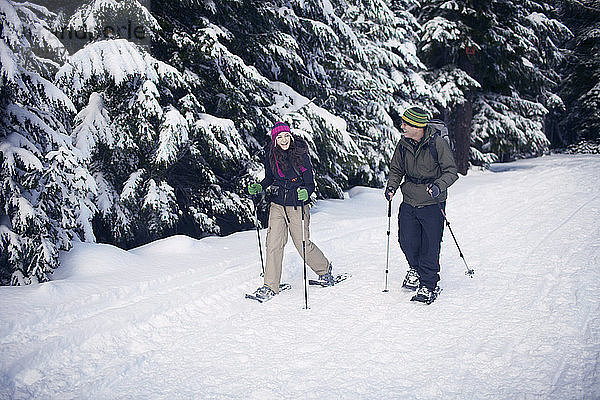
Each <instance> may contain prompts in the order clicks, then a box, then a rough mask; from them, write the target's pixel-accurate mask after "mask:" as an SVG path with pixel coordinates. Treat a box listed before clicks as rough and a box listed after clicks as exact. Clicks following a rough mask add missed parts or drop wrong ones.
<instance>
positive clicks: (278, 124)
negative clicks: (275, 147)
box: [271, 122, 292, 144]
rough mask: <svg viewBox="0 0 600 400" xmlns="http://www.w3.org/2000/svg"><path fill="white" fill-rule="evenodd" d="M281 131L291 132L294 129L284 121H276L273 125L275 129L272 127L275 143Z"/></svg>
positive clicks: (272, 138)
mask: <svg viewBox="0 0 600 400" xmlns="http://www.w3.org/2000/svg"><path fill="white" fill-rule="evenodd" d="M281 132H290V133H291V132H292V131H291V130H290V127H289V126H288V125H287V124H285V123H283V122H276V123H275V125H274V126H273V129H271V140H272V141H273V144H274V143H275V139H277V135H279V134H280V133H281Z"/></svg>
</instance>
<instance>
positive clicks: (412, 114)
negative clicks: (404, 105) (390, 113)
mask: <svg viewBox="0 0 600 400" xmlns="http://www.w3.org/2000/svg"><path fill="white" fill-rule="evenodd" d="M402 120H403V121H404V122H406V123H407V124H408V125H410V126H414V127H416V128H425V126H426V125H427V112H426V111H425V110H423V109H422V108H419V107H411V108H409V109H407V110H406V111H404V114H402Z"/></svg>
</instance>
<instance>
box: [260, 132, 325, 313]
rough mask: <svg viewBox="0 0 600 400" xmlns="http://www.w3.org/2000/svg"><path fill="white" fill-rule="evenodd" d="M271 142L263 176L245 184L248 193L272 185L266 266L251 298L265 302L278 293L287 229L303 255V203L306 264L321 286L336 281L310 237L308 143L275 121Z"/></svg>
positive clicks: (311, 179)
mask: <svg viewBox="0 0 600 400" xmlns="http://www.w3.org/2000/svg"><path fill="white" fill-rule="evenodd" d="M271 141H272V145H271V146H269V149H268V151H266V155H265V159H264V165H265V179H263V180H262V181H261V182H260V183H252V184H250V185H249V186H248V192H249V193H250V194H257V193H260V192H261V191H262V190H263V188H267V187H268V186H271V185H273V186H275V187H276V191H275V193H274V195H273V196H272V199H271V207H270V211H269V228H268V230H267V265H266V267H265V280H264V285H263V286H261V287H259V288H258V289H256V291H255V292H254V297H256V298H257V299H259V300H261V301H263V302H264V301H267V300H269V299H271V298H272V297H273V296H275V295H276V294H277V293H278V292H279V282H280V280H281V263H282V261H283V249H284V247H285V244H286V243H287V240H288V231H289V233H290V235H291V236H292V241H293V242H294V246H296V249H297V250H298V253H300V256H302V205H304V235H305V238H306V263H307V264H308V265H309V266H310V267H311V268H312V270H313V271H315V273H317V275H319V280H320V281H321V282H320V283H321V285H322V286H333V285H334V284H335V281H334V278H333V275H332V274H331V264H330V262H329V261H328V260H327V258H325V256H324V255H323V252H321V250H319V248H318V247H317V246H316V245H315V244H314V243H313V242H311V241H310V240H309V223H310V213H309V212H308V211H309V207H308V198H309V197H310V195H311V193H312V192H313V191H314V190H315V181H314V175H313V169H312V165H311V163H310V159H309V157H308V145H307V144H306V142H305V141H304V139H302V138H300V137H296V136H293V135H292V132H291V130H290V127H289V126H288V125H286V124H284V123H283V122H277V123H276V124H275V126H274V127H273V129H271Z"/></svg>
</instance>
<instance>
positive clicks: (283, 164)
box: [269, 135, 308, 176]
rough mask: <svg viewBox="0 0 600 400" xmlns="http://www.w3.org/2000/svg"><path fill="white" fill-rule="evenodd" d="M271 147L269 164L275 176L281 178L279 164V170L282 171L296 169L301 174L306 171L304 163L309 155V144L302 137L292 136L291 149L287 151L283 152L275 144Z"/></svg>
mask: <svg viewBox="0 0 600 400" xmlns="http://www.w3.org/2000/svg"><path fill="white" fill-rule="evenodd" d="M270 147H271V150H270V151H269V164H270V165H271V169H272V170H273V175H275V176H280V175H279V172H278V171H277V164H279V168H280V169H281V170H282V171H285V170H289V169H294V170H295V171H297V172H300V171H301V170H302V169H304V166H303V165H302V161H303V159H304V155H305V154H307V153H308V144H307V143H306V141H305V140H304V139H302V138H301V137H298V136H294V135H292V140H291V141H290V147H289V148H288V149H287V150H283V149H282V148H281V147H279V146H278V145H277V144H276V143H273V145H272V146H270ZM290 167H291V168H290Z"/></svg>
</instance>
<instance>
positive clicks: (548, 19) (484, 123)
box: [417, 0, 570, 172]
mask: <svg viewBox="0 0 600 400" xmlns="http://www.w3.org/2000/svg"><path fill="white" fill-rule="evenodd" d="M417 11H418V13H419V19H420V20H421V21H422V23H423V34H422V36H421V41H420V49H421V55H422V57H423V59H424V60H425V61H426V63H427V65H428V66H429V67H430V69H431V72H429V73H428V74H427V75H426V79H430V80H432V81H437V82H438V84H437V88H438V89H440V90H441V93H442V94H443V95H444V96H442V98H441V99H440V98H438V103H439V107H440V109H441V110H442V111H446V112H447V113H448V112H450V113H451V114H454V115H452V119H453V120H452V121H451V122H452V123H454V124H455V126H454V127H455V128H456V130H457V133H459V134H461V133H465V132H466V131H467V130H469V131H470V133H471V135H472V143H473V144H474V147H473V148H472V149H471V160H472V161H473V162H474V163H477V164H481V163H487V162H490V161H494V160H495V159H497V158H499V159H501V160H508V159H510V158H512V157H513V156H514V155H516V154H522V153H534V154H541V153H543V152H544V151H546V150H547V149H548V145H549V141H548V140H547V139H546V136H545V132H544V124H543V122H544V116H545V115H546V114H547V113H548V110H552V109H556V108H561V107H563V104H562V101H561V99H560V97H558V96H557V95H556V94H555V93H556V92H557V85H558V81H559V76H558V73H557V69H558V68H557V67H558V65H559V63H560V62H561V60H562V58H563V57H564V53H565V52H564V49H563V47H564V42H565V40H566V39H568V38H569V37H570V32H569V30H568V29H567V28H566V27H565V26H564V25H563V24H562V23H560V22H559V21H557V20H556V19H554V18H553V16H554V13H555V11H554V9H553V8H552V7H550V6H549V5H548V4H547V3H546V2H543V1H529V2H526V3H520V2H515V1H512V0H488V1H481V2H476V1H466V2H460V3H458V2H454V1H445V0H432V1H426V2H424V3H423V7H422V8H421V9H419V10H417ZM447 82H453V83H451V84H450V86H448V87H447V89H446V90H445V88H444V86H442V85H445V84H446V83H447ZM447 93H450V94H451V96H445V95H446V94H447ZM444 97H446V99H444ZM453 107H454V110H453ZM452 111H454V112H453V113H452ZM508 121H512V123H510V124H508V125H507V122H508ZM464 137H466V136H464ZM466 142H467V143H468V142H469V140H468V138H467V139H466ZM457 147H461V148H466V147H465V145H464V143H462V142H461V143H457ZM465 154H466V153H465ZM460 158H461V157H459V164H461V170H462V172H465V171H466V169H465V167H466V166H465V165H462V164H464V163H461V162H460V161H461V160H460Z"/></svg>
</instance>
